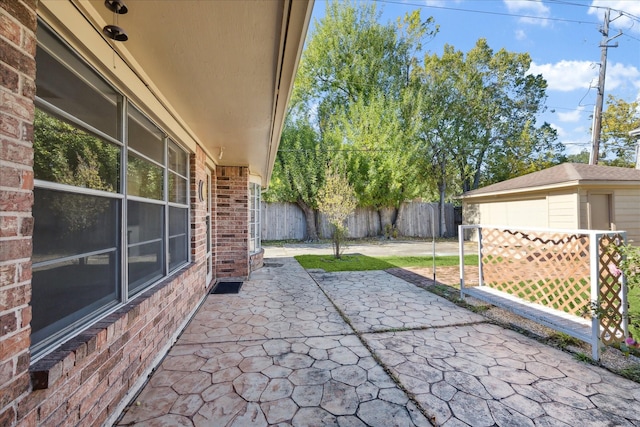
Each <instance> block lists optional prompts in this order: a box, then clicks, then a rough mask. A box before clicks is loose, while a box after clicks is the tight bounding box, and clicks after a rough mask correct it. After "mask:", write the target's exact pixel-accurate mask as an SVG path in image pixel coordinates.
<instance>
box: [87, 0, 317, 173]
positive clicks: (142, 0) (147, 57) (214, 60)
mask: <svg viewBox="0 0 640 427" xmlns="http://www.w3.org/2000/svg"><path fill="white" fill-rule="evenodd" d="M124 1H125V3H126V5H127V7H128V10H129V11H128V13H127V14H125V15H118V16H117V24H118V25H119V26H120V27H122V28H123V29H125V31H126V32H127V34H128V36H129V40H128V41H126V42H124V43H122V45H121V46H119V47H118V48H119V49H126V52H127V53H128V54H129V55H130V57H132V58H133V59H134V61H135V63H136V64H137V65H138V66H139V67H140V69H141V70H143V71H144V75H145V78H148V79H150V80H151V82H152V83H153V85H154V86H155V87H156V88H158V90H159V91H160V92H161V95H162V97H163V98H164V99H166V101H167V102H168V103H169V104H170V106H171V107H172V108H173V110H174V111H175V112H176V113H177V114H178V115H179V118H180V119H181V120H182V121H183V122H184V123H185V124H186V126H187V127H188V128H189V130H190V131H191V133H192V134H193V135H194V137H195V138H196V139H197V140H198V141H199V142H201V143H202V144H203V145H204V146H205V147H206V148H207V150H208V151H209V153H211V154H212V155H213V156H214V159H215V160H216V161H217V162H218V163H219V164H221V165H242V166H249V168H250V171H251V172H252V173H253V174H257V175H260V176H262V179H263V184H266V183H267V182H268V178H269V176H270V173H271V169H272V167H273V162H274V158H275V153H276V151H277V145H278V143H279V139H280V133H281V126H282V122H283V120H284V114H285V109H286V103H287V101H288V98H289V95H290V91H291V88H292V86H293V79H294V77H295V75H294V74H295V70H296V67H297V63H298V60H299V57H300V53H301V51H302V46H303V43H304V37H305V35H306V30H307V26H308V23H309V19H310V13H311V8H312V6H313V0H310V1H306V0H266V1H248V0H238V1H232V0H208V1H195V0H159V1H150V0H137V1H136V0H124ZM82 7H83V8H85V9H89V8H93V9H94V10H93V11H91V12H92V13H91V15H93V16H99V17H100V18H101V20H103V21H104V22H106V23H114V22H115V18H116V17H115V16H114V15H113V13H112V12H110V11H109V10H108V9H107V8H106V7H105V6H104V1H103V0H89V1H83V2H82ZM220 148H223V150H224V151H223V155H222V158H221V159H218V157H219V154H220Z"/></svg>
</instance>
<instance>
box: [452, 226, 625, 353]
mask: <svg viewBox="0 0 640 427" xmlns="http://www.w3.org/2000/svg"><path fill="white" fill-rule="evenodd" d="M473 229H475V230H476V231H477V235H478V236H479V238H478V254H479V270H480V271H479V284H478V286H476V287H468V286H465V280H464V265H463V263H461V264H460V293H461V296H462V298H464V297H465V296H466V295H469V296H473V297H476V298H479V299H482V300H485V301H487V302H490V303H492V304H494V305H497V306H501V307H503V308H506V309H509V310H511V311H514V312H515V313H516V314H519V315H521V316H524V317H527V318H529V319H532V320H535V321H537V322H539V323H542V324H544V325H546V326H549V327H551V328H553V329H556V330H559V331H561V332H564V333H566V334H569V335H571V336H573V337H575V338H578V339H580V340H583V341H585V342H588V343H590V344H591V346H592V356H593V358H594V359H595V360H598V359H599V358H600V353H599V351H600V344H601V343H605V344H613V343H615V342H621V341H623V340H624V339H625V338H626V337H628V335H629V330H628V313H627V308H628V307H627V289H626V283H625V278H624V276H620V275H616V273H617V271H618V270H617V268H618V266H619V263H620V260H621V259H622V256H621V254H620V253H619V251H618V249H617V247H618V246H619V245H620V244H623V243H625V241H626V233H625V232H623V231H622V232H608V231H597V230H549V229H547V230H545V229H528V230H524V229H514V228H508V227H496V226H481V225H473V226H460V230H459V234H458V235H459V236H460V237H459V239H460V255H461V258H460V259H463V258H462V256H464V245H463V237H464V234H465V231H469V230H473ZM594 307H600V308H601V309H602V310H601V311H600V312H604V311H607V312H608V314H607V315H606V316H598V312H595V311H594V310H593V308H594Z"/></svg>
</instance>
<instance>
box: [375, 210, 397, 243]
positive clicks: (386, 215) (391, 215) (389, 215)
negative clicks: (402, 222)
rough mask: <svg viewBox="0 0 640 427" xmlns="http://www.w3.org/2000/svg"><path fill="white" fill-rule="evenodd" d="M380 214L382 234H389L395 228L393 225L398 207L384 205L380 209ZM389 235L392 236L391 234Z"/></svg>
mask: <svg viewBox="0 0 640 427" xmlns="http://www.w3.org/2000/svg"><path fill="white" fill-rule="evenodd" d="M378 215H380V231H381V233H382V235H383V236H384V235H385V234H389V233H391V232H392V230H393V225H394V224H395V219H396V209H395V208H389V207H384V208H380V209H378ZM387 237H391V236H390V235H389V236H387Z"/></svg>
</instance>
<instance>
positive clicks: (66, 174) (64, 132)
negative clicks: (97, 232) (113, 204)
mask: <svg viewBox="0 0 640 427" xmlns="http://www.w3.org/2000/svg"><path fill="white" fill-rule="evenodd" d="M33 150H34V163H33V169H34V175H35V178H36V179H40V180H44V181H50V182H55V183H58V184H66V185H71V186H75V187H84V188H91V189H94V190H103V191H109V192H116V191H118V190H119V188H118V186H119V182H120V176H119V173H120V167H119V165H120V148H119V147H117V146H116V145H114V144H111V143H108V142H105V141H103V140H101V139H99V138H97V137H95V136H93V135H91V134H89V133H87V132H84V131H82V130H80V129H78V128H76V127H74V126H73V125H71V124H69V123H67V122H64V121H62V120H61V119H58V118H57V117H54V116H52V115H49V114H47V113H46V112H44V111H42V110H39V109H36V111H35V118H34V141H33ZM49 206H50V209H51V212H52V214H53V215H56V216H57V218H59V221H61V222H62V223H63V224H61V225H62V227H61V228H62V229H64V230H67V232H70V233H73V232H78V231H83V230H88V229H91V228H92V227H93V226H94V225H95V224H94V222H95V221H96V220H97V218H99V216H100V214H101V213H102V212H104V211H105V210H107V209H109V203H108V202H107V201H104V200H95V201H94V203H92V204H91V205H88V204H87V203H86V200H84V199H83V198H82V197H78V196H77V195H73V194H68V193H60V194H57V195H56V197H52V198H51V202H50V203H49Z"/></svg>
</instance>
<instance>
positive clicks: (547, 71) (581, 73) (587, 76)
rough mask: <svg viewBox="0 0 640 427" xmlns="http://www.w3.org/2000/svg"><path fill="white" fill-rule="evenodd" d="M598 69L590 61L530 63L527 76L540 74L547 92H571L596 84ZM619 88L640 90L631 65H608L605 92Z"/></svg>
mask: <svg viewBox="0 0 640 427" xmlns="http://www.w3.org/2000/svg"><path fill="white" fill-rule="evenodd" d="M599 71H600V67H599V65H598V64H597V63H594V62H590V61H566V60H562V61H559V62H556V63H555V64H536V63H535V62H532V63H531V67H530V68H529V74H542V76H543V77H544V78H545V80H546V81H547V84H548V89H549V90H556V91H559V92H571V91H573V90H577V89H583V90H586V89H589V88H590V87H596V86H597V84H598V73H599ZM621 87H633V88H637V89H640V70H638V69H637V68H636V67H634V66H633V65H625V64H622V63H619V62H617V63H609V64H608V65H607V74H606V79H605V90H606V91H608V90H614V89H618V88H621Z"/></svg>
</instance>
